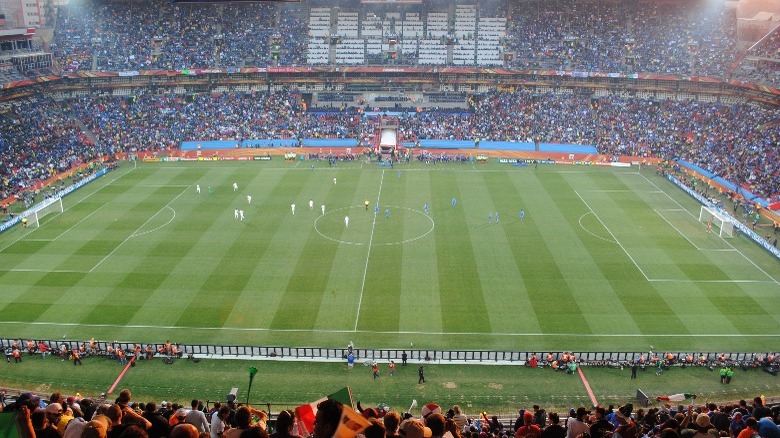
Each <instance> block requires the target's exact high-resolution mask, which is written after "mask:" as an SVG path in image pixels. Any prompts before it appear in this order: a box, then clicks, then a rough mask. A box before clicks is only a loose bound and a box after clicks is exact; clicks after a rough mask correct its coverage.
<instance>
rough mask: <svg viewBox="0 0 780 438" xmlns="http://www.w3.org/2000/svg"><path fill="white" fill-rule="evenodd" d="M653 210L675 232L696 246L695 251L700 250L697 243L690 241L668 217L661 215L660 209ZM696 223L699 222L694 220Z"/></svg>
mask: <svg viewBox="0 0 780 438" xmlns="http://www.w3.org/2000/svg"><path fill="white" fill-rule="evenodd" d="M653 211H654V212H656V214H658V216H659V217H660V218H661V219H663V220H664V221H665V222H666V223H667V224H669V226H670V227H672V228H674V230H675V231H677V234H679V235H680V236H682V237H683V239H685V240H687V241H688V243H690V244H691V246H692V247H694V248H696V250H697V251H702V249H701V248H699V245H697V244H695V243H693V241H692V240H691V239H689V238H688V236H687V235H686V234H685V233H683V232H682V231H681V230H680V229H679V228H677V227H676V226H675V225H674V224H673V223H671V222H669V219H667V218H665V217H664V215H662V214H661V212H660V211H658V210H655V209H653ZM696 223H699V222H698V221H696Z"/></svg>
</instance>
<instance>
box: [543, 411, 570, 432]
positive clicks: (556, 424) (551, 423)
mask: <svg viewBox="0 0 780 438" xmlns="http://www.w3.org/2000/svg"><path fill="white" fill-rule="evenodd" d="M547 423H548V425H547V427H545V428H544V430H543V431H542V438H565V437H566V428H565V427H563V426H561V419H560V417H559V416H558V413H557V412H550V413H549V414H547Z"/></svg>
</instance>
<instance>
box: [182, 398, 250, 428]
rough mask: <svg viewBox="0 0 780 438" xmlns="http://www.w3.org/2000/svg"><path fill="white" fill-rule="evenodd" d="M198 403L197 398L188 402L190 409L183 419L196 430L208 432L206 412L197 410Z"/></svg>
mask: <svg viewBox="0 0 780 438" xmlns="http://www.w3.org/2000/svg"><path fill="white" fill-rule="evenodd" d="M199 403H200V402H199V401H198V399H192V402H191V403H190V406H191V407H192V409H190V411H189V412H187V415H186V417H185V420H184V421H186V422H187V423H189V424H192V425H193V426H195V427H196V428H197V429H198V432H208V431H209V422H208V420H206V414H204V413H203V411H200V410H198V404H199ZM247 427H249V426H247Z"/></svg>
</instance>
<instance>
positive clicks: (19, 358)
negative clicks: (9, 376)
mask: <svg viewBox="0 0 780 438" xmlns="http://www.w3.org/2000/svg"><path fill="white" fill-rule="evenodd" d="M13 356H14V363H19V362H21V361H22V353H21V352H20V351H19V349H18V348H17V349H15V350H14V351H13ZM8 363H11V362H8Z"/></svg>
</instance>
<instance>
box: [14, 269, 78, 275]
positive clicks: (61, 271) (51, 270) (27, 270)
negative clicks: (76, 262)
mask: <svg viewBox="0 0 780 438" xmlns="http://www.w3.org/2000/svg"><path fill="white" fill-rule="evenodd" d="M0 271H2V272H43V273H46V274H48V273H51V272H54V273H58V274H60V273H66V274H89V271H74V270H70V269H24V268H12V269H0Z"/></svg>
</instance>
